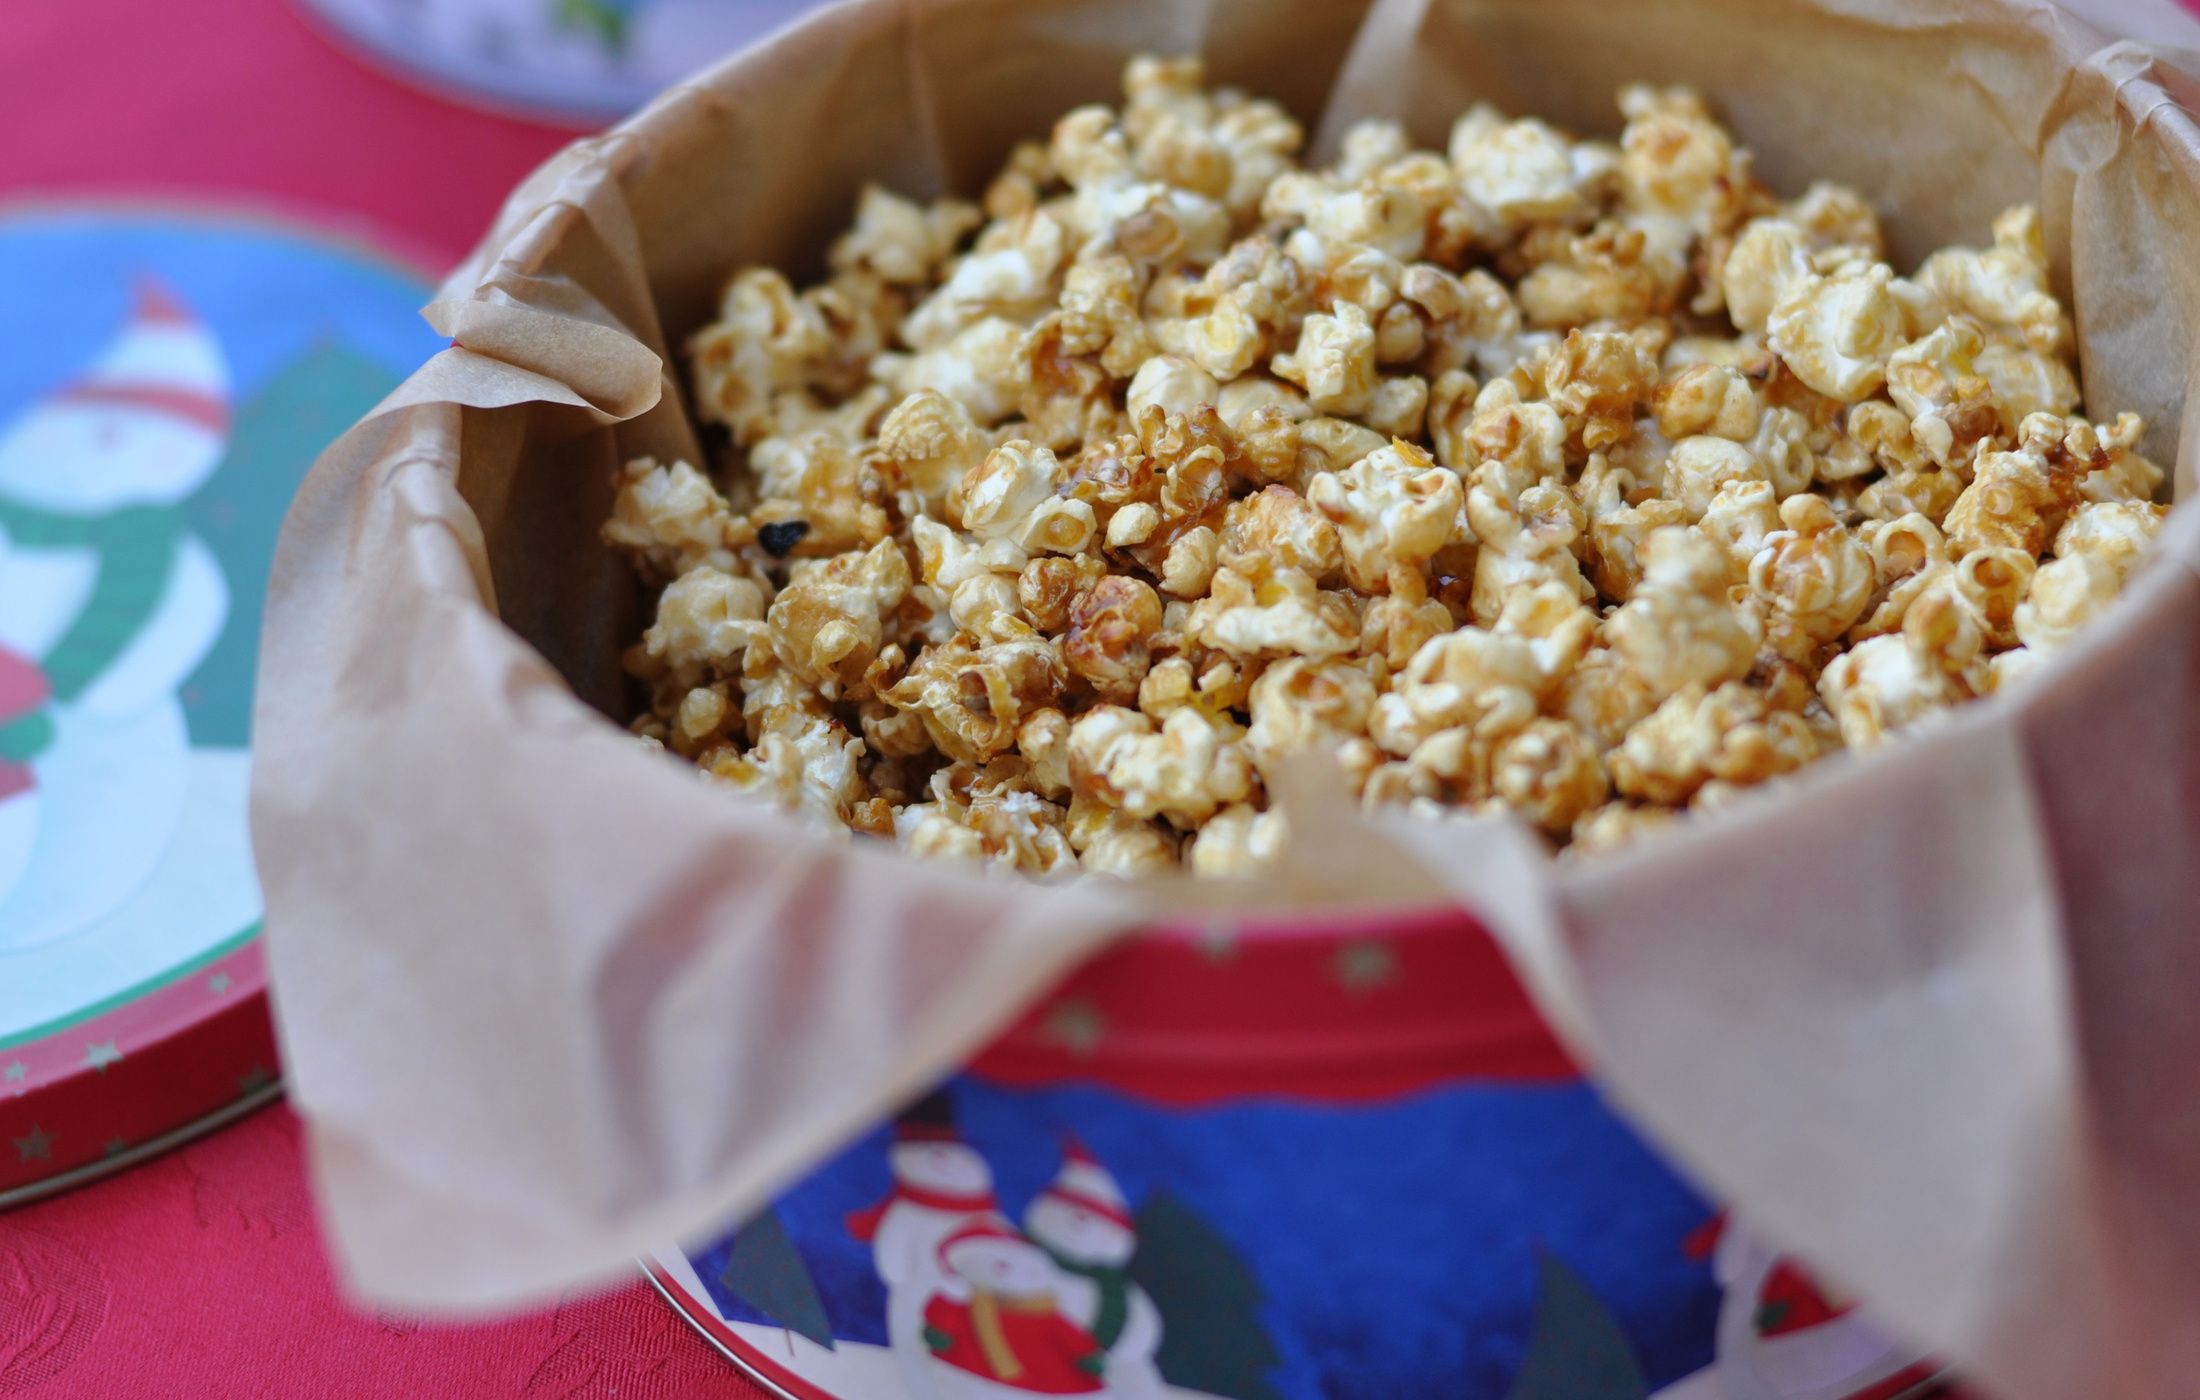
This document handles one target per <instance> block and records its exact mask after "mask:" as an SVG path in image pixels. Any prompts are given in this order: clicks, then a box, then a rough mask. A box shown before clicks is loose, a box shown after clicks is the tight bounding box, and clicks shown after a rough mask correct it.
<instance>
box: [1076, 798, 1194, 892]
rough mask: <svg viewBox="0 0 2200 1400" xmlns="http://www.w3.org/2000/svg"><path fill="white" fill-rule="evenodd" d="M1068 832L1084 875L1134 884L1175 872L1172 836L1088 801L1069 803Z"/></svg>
mask: <svg viewBox="0 0 2200 1400" xmlns="http://www.w3.org/2000/svg"><path fill="white" fill-rule="evenodd" d="M1069 832H1070V844H1071V845H1072V846H1074V847H1075V848H1076V849H1077V851H1078V854H1079V857H1080V859H1081V863H1082V864H1083V866H1084V868H1085V872H1086V873H1087V874H1091V875H1113V876H1115V877H1117V878H1118V879H1124V880H1135V879H1142V878H1146V877H1149V876H1153V875H1160V874H1163V873H1165V872H1168V871H1172V870H1175V869H1176V868H1177V848H1178V841H1177V837H1176V834H1175V833H1174V832H1172V831H1170V830H1169V829H1168V828H1167V827H1166V826H1164V825H1162V824H1161V823H1159V822H1152V821H1140V820H1138V819H1137V818H1135V817H1127V816H1124V815H1123V814H1122V813H1121V812H1118V811H1116V810H1115V809H1114V808H1113V807H1108V806H1105V805H1103V804H1101V803H1098V802H1094V801H1091V800H1090V799H1088V798H1084V797H1078V798H1075V799H1072V801H1071V802H1070V808H1069Z"/></svg>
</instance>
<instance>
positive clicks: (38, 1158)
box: [8, 1123, 53, 1162]
mask: <svg viewBox="0 0 2200 1400" xmlns="http://www.w3.org/2000/svg"><path fill="white" fill-rule="evenodd" d="M8 1141H9V1142H12V1143H14V1144H15V1160H16V1161H18V1162H50V1161H52V1160H53V1134H52V1133H49V1132H47V1131H46V1130H45V1129H44V1128H41V1127H39V1126H38V1125H37V1124H36V1123H33V1124H31V1135H30V1136H29V1137H19V1138H9V1139H8Z"/></svg>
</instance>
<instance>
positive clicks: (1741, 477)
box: [1665, 433, 1772, 523]
mask: <svg viewBox="0 0 2200 1400" xmlns="http://www.w3.org/2000/svg"><path fill="white" fill-rule="evenodd" d="M1752 483H1761V484H1762V485H1764V486H1765V488H1766V489H1767V490H1768V491H1770V489H1771V487H1772V476H1771V473H1770V472H1768V471H1767V470H1766V469H1765V464H1764V463H1763V462H1761V461H1759V460H1758V458H1757V454H1756V453H1754V452H1752V451H1750V450H1749V448H1748V447H1747V446H1746V445H1745V444H1743V443H1739V442H1735V441H1732V440H1731V439H1728V438H1723V437H1712V436H1711V435H1710V434H1708V433H1704V434H1698V435H1697V436H1695V437H1686V438H1682V439H1681V440H1680V441H1679V442H1676V443H1674V444H1673V450H1672V452H1671V453H1670V454H1669V455H1668V456H1667V457H1666V459H1665V484H1666V490H1667V492H1668V493H1669V494H1670V495H1671V497H1672V498H1673V499H1674V500H1676V501H1678V502H1680V504H1681V505H1682V507H1684V508H1685V509H1686V511H1687V512H1688V518H1689V521H1690V523H1694V522H1696V521H1699V520H1701V519H1703V518H1704V515H1705V514H1706V513H1707V512H1709V511H1710V509H1711V503H1712V501H1713V500H1714V499H1716V498H1717V497H1718V495H1719V494H1720V493H1721V492H1722V491H1725V490H1726V489H1727V488H1728V487H1730V486H1746V485H1750V484H1752Z"/></svg>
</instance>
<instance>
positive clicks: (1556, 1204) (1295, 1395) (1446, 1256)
mask: <svg viewBox="0 0 2200 1400" xmlns="http://www.w3.org/2000/svg"><path fill="white" fill-rule="evenodd" d="M950 1092H951V1093H952V1095H953V1097H954V1100H955V1107H956V1113H957V1119H958V1126H959V1128H960V1129H961V1132H962V1134H963V1136H964V1138H965V1139H967V1140H968V1141H969V1142H970V1143H971V1145H972V1146H974V1147H976V1148H977V1149H978V1150H979V1151H980V1152H982V1153H984V1155H985V1156H986V1158H987V1160H988V1161H990V1162H991V1163H992V1166H993V1173H994V1182H995V1185H996V1187H997V1189H998V1193H999V1196H1000V1200H1001V1204H1002V1207H1003V1208H1004V1209H1005V1210H1006V1211H1007V1212H1008V1213H1009V1214H1010V1215H1011V1216H1012V1217H1016V1218H1019V1219H1020V1218H1021V1216H1022V1213H1023V1209H1024V1207H1025V1205H1026V1204H1027V1203H1028V1202H1029V1201H1030V1199H1031V1198H1032V1196H1034V1195H1035V1194H1037V1193H1038V1191H1039V1190H1040V1188H1042V1187H1043V1186H1045V1185H1046V1184H1047V1182H1048V1181H1049V1180H1050V1179H1052V1177H1053V1175H1054V1172H1055V1170H1056V1168H1057V1167H1059V1165H1060V1163H1061V1151H1060V1145H1059V1138H1060V1134H1061V1132H1062V1130H1063V1129H1065V1128H1068V1129H1074V1130H1075V1132H1076V1133H1077V1134H1078V1135H1079V1136H1080V1137H1082V1138H1083V1139H1084V1140H1085V1141H1086V1143H1087V1144H1088V1145H1089V1146H1090V1147H1091V1148H1092V1150H1093V1152H1094V1154H1095V1155H1096V1156H1098V1157H1099V1159H1100V1160H1101V1161H1102V1162H1103V1163H1105V1164H1106V1165H1107V1166H1108V1167H1109V1168H1110V1169H1111V1170H1112V1171H1114V1173H1115V1174H1116V1177H1117V1179H1118V1180H1119V1181H1121V1183H1122V1185H1123V1188H1124V1191H1125V1193H1126V1194H1127V1195H1128V1197H1129V1198H1130V1201H1131V1204H1132V1207H1133V1209H1136V1207H1137V1206H1139V1205H1140V1204H1142V1203H1143V1202H1144V1200H1145V1199H1146V1197H1147V1195H1148V1193H1149V1192H1151V1191H1153V1190H1154V1189H1155V1188H1157V1187H1160V1188H1165V1189H1166V1190H1167V1191H1168V1192H1169V1193H1170V1194H1172V1195H1174V1196H1175V1197H1176V1198H1177V1199H1178V1200H1179V1201H1181V1202H1183V1203H1184V1204H1186V1205H1188V1206H1190V1207H1191V1208H1192V1209H1193V1210H1194V1211H1196V1212H1197V1213H1198V1214H1199V1215H1200V1216H1201V1217H1202V1218H1203V1219H1204V1220H1205V1221H1206V1222H1207V1224H1208V1225H1210V1226H1212V1227H1213V1228H1214V1229H1215V1230H1216V1231H1218V1232H1219V1233H1220V1234H1221V1235H1222V1236H1223V1237H1224V1238H1226V1239H1228V1240H1229V1241H1230V1242H1231V1244H1232V1245H1234V1246H1235V1247H1236V1249H1237V1251H1238V1253H1239V1255H1240V1257H1241V1259H1242V1260H1243V1261H1244V1263H1245V1264H1246V1265H1247V1266H1248V1267H1249V1268H1250V1269H1251V1270H1252V1272H1253V1273H1254V1274H1255V1275H1256V1276H1257V1277H1258V1278H1259V1279H1260V1282H1261V1285H1262V1287H1263V1289H1264V1290H1265V1292H1266V1295H1267V1302H1266V1304H1265V1306H1264V1308H1263V1311H1262V1320H1263V1322H1264V1323H1265V1325H1266V1328H1267V1331H1268V1334H1269V1337H1270V1339H1271V1340H1272V1341H1273V1342H1274V1344H1275V1347H1276V1350H1277V1352H1278V1354H1279V1355H1280V1358H1281V1359H1280V1361H1279V1363H1278V1365H1277V1366H1276V1368H1275V1370H1274V1371H1273V1372H1272V1373H1271V1376H1270V1382H1271V1384H1272V1385H1273V1387H1274V1389H1275V1391H1276V1393H1277V1394H1278V1395H1280V1396H1284V1397H1288V1400H1415V1398H1416V1397H1428V1400H1439V1397H1440V1400H1480V1397H1488V1400H1502V1397H1503V1396H1504V1395H1505V1394H1506V1392H1507V1391H1508V1390H1509V1389H1510V1387H1511V1386H1512V1383H1513V1381H1514V1379H1515V1377H1516V1376H1517V1374H1518V1372H1519V1369H1520V1362H1521V1358H1522V1356H1523V1354H1524V1352H1525V1350H1526V1346H1527V1339H1528V1333H1529V1330H1530V1328H1531V1326H1532V1323H1533V1316H1534V1311H1535V1299H1536V1281H1537V1268H1536V1251H1537V1250H1538V1249H1546V1250H1549V1251H1551V1252H1552V1253H1554V1254H1556V1255H1557V1256H1558V1257H1559V1258H1560V1259H1561V1260H1563V1261H1564V1262H1565V1263H1566V1264H1567V1265H1568V1266H1569V1267H1571V1268H1572V1269H1573V1270H1574V1271H1575V1272H1576V1273H1577V1274H1578V1275H1580V1277H1581V1278H1582V1279H1583V1280H1584V1281H1585V1282H1586V1283H1587V1284H1588V1286H1589V1288H1590V1289H1591V1290H1592V1291H1593V1292H1594V1293H1595V1294H1596V1295H1597V1297H1598V1298H1599V1299H1601V1300H1602V1301H1603V1303H1604V1305H1605V1306H1606V1307H1607V1308H1608V1309H1610V1310H1611V1312H1612V1314H1613V1315H1614V1317H1615V1318H1616V1319H1617V1321H1618V1322H1619V1324H1620V1326H1621V1327H1622V1329H1623V1330H1624V1331H1625V1332H1626V1335H1627V1338H1628V1340H1629V1342H1630V1343H1631V1344H1632V1346H1633V1348H1634V1352H1635V1356H1636V1359H1637V1360H1638V1362H1639V1363H1640V1364H1641V1366H1642V1370H1643V1375H1644V1378H1645V1380H1647V1381H1648V1382H1649V1385H1650V1387H1651V1389H1652V1390H1655V1389H1657V1388H1658V1387H1659V1386H1662V1385H1667V1384H1670V1383H1671V1382H1673V1381H1675V1380H1678V1379H1680V1378H1681V1377H1683V1376H1686V1375H1688V1374H1691V1373H1693V1372H1695V1371H1697V1370H1700V1369H1702V1368H1703V1367H1704V1366H1707V1365H1709V1364H1710V1361H1711V1340H1712V1331H1713V1326H1714V1322H1715V1319H1716V1316H1717V1311H1718V1291H1717V1288H1716V1286H1715V1285H1714V1284H1713V1282H1712V1280H1711V1276H1710V1272H1709V1269H1708V1267H1707V1266H1706V1265H1705V1264H1704V1263H1702V1262H1700V1261H1697V1260H1692V1259H1689V1258H1688V1257H1687V1256H1686V1255H1685V1253H1684V1252H1683V1241H1684V1239H1685V1237H1686V1236H1687V1235H1688V1233H1689V1232H1690V1231H1691V1230H1693V1229H1695V1228H1696V1227H1697V1226H1699V1225H1701V1224H1702V1223H1703V1222H1704V1221H1705V1220H1706V1219H1707V1218H1708V1217H1709V1215H1710V1213H1711V1207H1710V1206H1709V1205H1707V1204H1706V1203H1705V1202H1704V1201H1703V1199H1702V1198H1701V1197H1699V1196H1697V1195H1696V1194H1695V1193H1694V1192H1692V1191H1691V1190H1689V1189H1688V1188H1687V1187H1686V1186H1685V1185H1684V1184H1682V1183H1681V1182H1680V1181H1679V1180H1677V1179H1676V1178H1675V1177H1674V1176H1673V1174H1672V1173H1671V1171H1669V1170H1668V1169H1667V1168H1666V1167H1665V1166H1664V1165H1663V1164H1661V1163H1660V1162H1659V1161H1658V1160H1657V1159H1656V1158H1655V1157H1653V1156H1652V1155H1651V1154H1650V1152H1649V1150H1648V1149H1647V1148H1645V1147H1644V1146H1643V1145H1642V1143H1641V1142H1640V1141H1639V1140H1637V1139H1636V1138H1635V1136H1634V1135H1633V1134H1632V1133H1631V1132H1629V1131H1628V1129H1627V1128H1626V1127H1625V1126H1624V1125H1622V1124H1621V1123H1620V1122H1619V1120H1618V1119H1617V1118H1615V1117H1613V1116H1612V1113H1611V1111H1610V1110H1609V1109H1608V1108H1606V1107H1605V1106H1604V1104H1603V1102H1602V1101H1601V1100H1600V1099H1599V1097H1598V1096H1597V1093H1596V1091H1595V1090H1594V1089H1592V1088H1591V1087H1589V1086H1587V1085H1585V1084H1578V1083H1572V1084H1556V1085H1525V1084H1509V1083H1495V1084H1493V1083H1470V1084H1454V1085H1447V1086H1443V1087H1440V1088H1436V1089H1431V1090H1427V1091H1424V1092H1421V1093H1417V1094H1412V1095H1406V1096H1402V1097H1397V1098H1386V1099H1381V1100H1376V1101H1373V1102H1370V1103H1366V1104H1353V1105H1344V1106H1335V1107H1331V1106H1323V1107H1318V1108H1317V1107H1311V1106H1308V1105H1306V1104H1304V1103H1299V1102H1293V1101H1286V1100H1275V1099H1251V1100H1237V1101H1231V1102H1228V1103H1223V1104H1217V1105H1209V1106H1203V1107H1201V1108H1199V1109H1197V1110H1178V1109H1170V1108H1165V1107H1159V1106H1156V1105H1154V1104H1151V1103H1148V1102H1145V1101H1143V1100H1139V1099H1134V1098H1131V1097H1128V1096H1125V1095H1122V1094H1118V1093H1115V1092H1112V1091H1110V1090H1106V1089H1101V1088H1096V1087H1090V1086H1082V1085H1066V1086H1059V1087H1050V1088H1046V1089H1039V1090H1025V1089H1005V1088H1001V1087H998V1086H994V1085H990V1084H987V1083H985V1082H983V1081H980V1080H977V1079H973V1078H971V1077H969V1076H963V1077H960V1078H958V1079H956V1080H955V1081H954V1082H953V1084H952V1086H951V1088H950ZM888 1141H889V1137H888V1133H887V1131H886V1130H885V1129H883V1128H881V1129H878V1130H875V1131H873V1132H872V1133H870V1134H869V1135H867V1136H866V1137H865V1138H863V1139H862V1140H861V1141H860V1142H858V1143H856V1144H855V1145H854V1146H852V1147H851V1148H849V1149H848V1150H847V1151H846V1152H844V1153H842V1154H841V1155H840V1156H839V1157H838V1158H836V1159H834V1160H833V1161H832V1162H830V1163H828V1164H827V1165H826V1166H825V1167H823V1168H822V1169H820V1170H819V1171H817V1172H816V1173H814V1174H813V1175H812V1176H810V1177H809V1178H808V1179H807V1180H805V1181H803V1182H802V1183H801V1184H800V1185H798V1186H796V1187H795V1188H794V1189H793V1190H791V1191H789V1192H788V1193H787V1194H786V1195H784V1196H783V1197H781V1199H780V1203H779V1210H780V1216H781V1219H782V1220H783V1221H784V1223H785V1225H786V1228H787V1233H788V1235H789V1236H790V1238H791V1239H792V1240H793V1241H794V1244H795V1247H796V1248H797V1249H798V1250H799V1251H800V1252H801V1254H802V1256H803V1258H804V1259H805V1260H806V1261H807V1262H808V1264H809V1266H810V1271H811V1275H812V1277H813V1278H814V1279H815V1281H816V1283H817V1287H818V1291H819V1293H820V1294H821V1295H822V1297H823V1299H824V1303H825V1311H826V1315H827V1317H828V1318H830V1319H831V1321H832V1324H833V1331H834V1334H835V1335H836V1336H837V1337H841V1338H845V1339H848V1340H851V1341H859V1342H870V1343H874V1344H879V1345H883V1344H884V1343H885V1340H886V1334H885V1320H884V1319H885V1305H886V1300H885V1293H884V1291H883V1289H882V1288H881V1287H880V1285H879V1282H878V1279H877V1276H876V1275H875V1274H874V1273H873V1272H872V1268H871V1258H870V1252H869V1250H868V1249H867V1248H866V1247H865V1246H862V1245H859V1244H858V1243H856V1242H855V1241H854V1240H853V1239H852V1238H850V1237H849V1235H848V1233H847V1229H846V1225H845V1223H844V1217H845V1216H846V1215H847V1213H848V1212H850V1211H853V1210H859V1209H862V1208H864V1207H866V1206H870V1205H873V1204H875V1203H876V1202H878V1201H879V1200H880V1199H881V1198H883V1197H884V1196H885V1195H886V1193H887V1190H888V1188H889V1185H890V1177H889V1174H888V1172H887V1169H886V1148H887V1144H888ZM725 1248H726V1242H724V1241H721V1242H719V1243H718V1244H715V1245H713V1246H711V1247H710V1248H709V1249H705V1250H701V1251H696V1252H693V1253H692V1258H693V1259H694V1262H695V1265H696V1269H697V1272H698V1273H700V1274H701V1275H702V1278H703V1281H704V1284H705V1285H706V1286H707V1287H708V1288H709V1289H710V1290H711V1294H712V1299H713V1301H714V1302H715V1303H716V1304H717V1305H718V1307H719V1309H720V1310H721V1311H722V1312H724V1313H725V1315H726V1316H728V1317H730V1318H734V1319H738V1320H745V1321H751V1322H763V1321H768V1319H766V1318H764V1317H762V1316H761V1315H760V1314H758V1313H756V1312H755V1311H754V1310H753V1309H750V1308H748V1307H747V1306H746V1305H744V1304H742V1303H741V1302H740V1301H739V1300H738V1299H736V1298H734V1297H732V1296H731V1295H729V1294H728V1293H727V1292H726V1290H725V1289H724V1288H723V1287H721V1286H720V1285H719V1283H718V1277H717V1276H718V1273H719V1271H720V1270H721V1269H722V1268H723V1266H724V1264H725V1257H726V1256H725ZM1163 1326H1164V1328H1166V1327H1167V1326H1168V1320H1167V1319H1166V1318H1164V1319H1163Z"/></svg>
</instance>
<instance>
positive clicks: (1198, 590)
mask: <svg viewBox="0 0 2200 1400" xmlns="http://www.w3.org/2000/svg"><path fill="white" fill-rule="evenodd" d="M1221 549H1222V543H1221V537H1220V536H1218V535H1216V534H1215V532H1214V531H1213V530H1211V529H1209V528H1208V527H1207V526H1205V525H1199V526H1194V527H1193V528H1192V529H1190V530H1188V531H1186V532H1185V533H1184V534H1182V535H1179V536H1178V537H1177V540H1176V543H1175V544H1172V545H1170V546H1169V552H1168V555H1167V556H1166V558H1165V559H1164V560H1163V562H1162V565H1161V586H1162V587H1163V588H1165V589H1167V590H1168V591H1169V592H1170V593H1172V594H1174V595H1176V596H1177V597H1179V598H1197V597H1200V596H1202V595H1203V594H1205V593H1206V591H1207V589H1208V586H1209V584H1210V583H1211V582H1212V581H1213V579H1214V576H1215V561H1216V559H1217V558H1218V557H1219V556H1220V554H1221Z"/></svg>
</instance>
